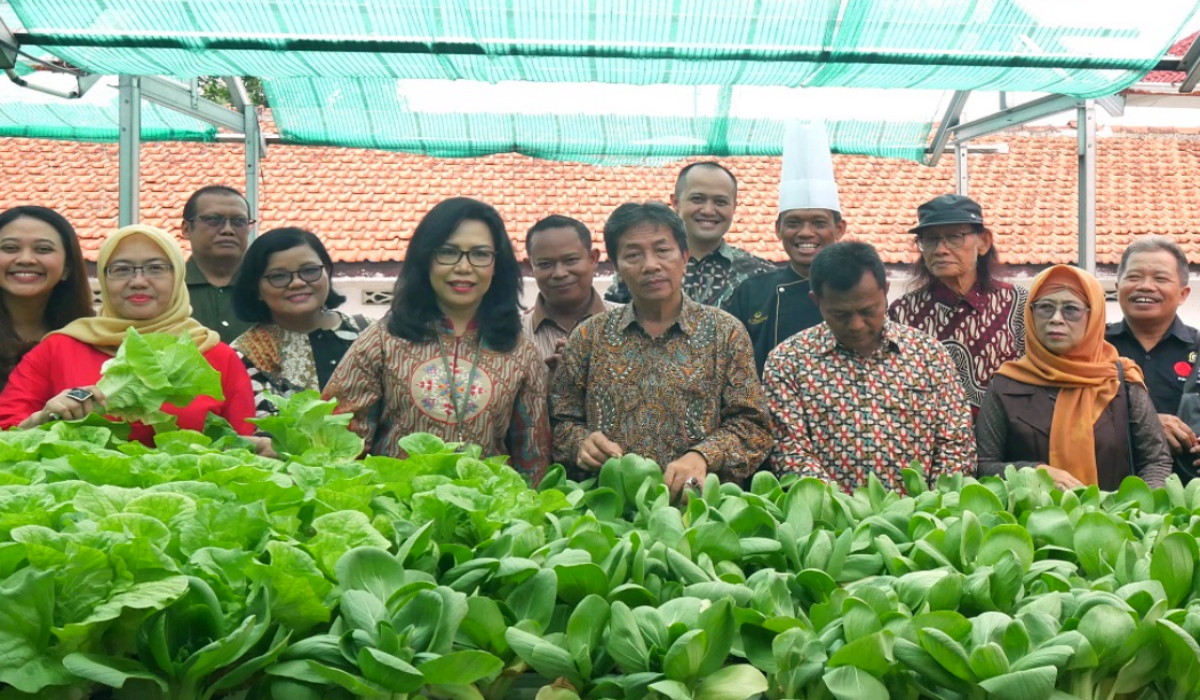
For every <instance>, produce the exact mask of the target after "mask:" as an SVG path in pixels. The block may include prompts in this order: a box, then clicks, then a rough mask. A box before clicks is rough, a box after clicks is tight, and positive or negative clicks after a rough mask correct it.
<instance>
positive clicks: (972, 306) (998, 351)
mask: <svg viewBox="0 0 1200 700" xmlns="http://www.w3.org/2000/svg"><path fill="white" fill-rule="evenodd" d="M1028 296H1029V292H1028V291H1026V290H1025V289H1023V288H1021V287H1014V286H1012V285H1011V284H1005V283H1004V282H996V283H994V286H993V287H992V289H991V290H989V291H986V292H985V291H982V290H980V289H979V285H975V286H974V287H971V289H970V290H969V291H968V292H967V293H966V295H965V296H959V295H958V294H956V293H955V292H954V291H953V290H952V289H950V288H949V287H947V286H946V285H945V284H943V283H942V282H940V281H934V283H933V284H932V285H931V286H930V287H929V289H924V290H920V291H916V292H909V293H908V294H905V295H904V296H902V297H900V298H899V299H897V300H896V301H895V302H893V303H892V306H891V308H890V309H888V316H889V317H890V318H891V319H892V320H893V321H895V322H896V323H899V324H901V325H905V326H912V327H913V328H916V329H917V330H919V331H922V332H924V333H927V334H929V335H932V336H933V337H935V338H937V339H938V340H940V341H942V345H943V346H945V348H946V350H947V351H949V353H950V359H951V360H952V361H953V362H954V366H955V367H956V368H957V371H958V379H959V382H960V383H961V384H962V386H963V390H964V391H965V392H966V394H967V403H969V404H970V405H971V411H972V413H978V412H979V406H980V405H981V404H982V403H983V396H984V394H986V393H987V388H988V383H989V382H991V381H992V375H993V374H995V373H996V370H998V369H1000V365H1002V364H1004V363H1005V362H1008V361H1009V360H1015V359H1017V358H1018V357H1020V356H1021V355H1024V354H1025V300H1026V298H1028Z"/></svg>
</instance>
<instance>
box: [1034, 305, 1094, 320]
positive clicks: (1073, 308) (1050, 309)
mask: <svg viewBox="0 0 1200 700" xmlns="http://www.w3.org/2000/svg"><path fill="white" fill-rule="evenodd" d="M1029 308H1030V309H1031V310H1032V311H1033V315H1034V316H1037V317H1038V318H1040V319H1042V320H1044V321H1049V320H1050V319H1052V318H1054V315H1055V314H1057V313H1059V312H1060V311H1061V312H1062V317H1063V320H1064V321H1071V322H1072V323H1074V322H1075V321H1078V320H1080V319H1082V318H1083V317H1084V316H1087V315H1088V313H1089V312H1090V311H1091V309H1089V308H1088V307H1086V306H1084V305H1082V304H1072V303H1070V302H1067V303H1066V304H1061V305H1060V304H1055V303H1054V302H1052V301H1035V302H1034V303H1032V304H1030V305H1029Z"/></svg>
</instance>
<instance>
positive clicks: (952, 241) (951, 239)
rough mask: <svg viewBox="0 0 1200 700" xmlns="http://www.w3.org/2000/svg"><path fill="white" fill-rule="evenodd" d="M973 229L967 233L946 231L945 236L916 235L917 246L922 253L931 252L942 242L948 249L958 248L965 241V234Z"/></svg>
mask: <svg viewBox="0 0 1200 700" xmlns="http://www.w3.org/2000/svg"><path fill="white" fill-rule="evenodd" d="M972 233H975V232H974V231H971V232H969V233H947V234H946V235H945V236H917V247H918V248H920V249H921V252H922V253H932V252H933V251H935V250H937V248H938V246H939V245H941V244H942V243H945V244H946V247H947V248H949V249H950V250H958V249H959V248H961V247H963V246H964V245H965V244H966V242H967V236H970V235H971V234H972Z"/></svg>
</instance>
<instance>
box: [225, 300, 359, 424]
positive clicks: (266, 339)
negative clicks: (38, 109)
mask: <svg viewBox="0 0 1200 700" xmlns="http://www.w3.org/2000/svg"><path fill="white" fill-rule="evenodd" d="M338 316H340V317H341V319H342V322H341V325H339V326H338V327H337V328H335V329H333V330H327V329H324V328H321V329H318V330H315V331H313V332H311V333H300V332H297V331H289V330H286V329H284V328H280V327H279V326H277V325H275V324H273V323H260V324H258V325H256V326H254V327H253V328H251V329H250V330H248V331H246V332H245V333H243V334H241V335H240V336H238V338H237V340H235V341H233V349H234V350H237V351H238V355H240V356H241V358H242V363H243V364H244V365H245V366H246V371H247V372H248V373H249V374H250V386H251V388H253V389H254V405H255V408H256V411H257V413H258V415H259V416H264V415H269V414H271V413H274V412H275V408H274V406H272V405H271V402H270V401H267V400H266V399H265V398H264V392H270V393H272V394H275V395H277V396H282V397H284V398H287V397H289V396H291V395H292V394H296V393H299V392H301V391H304V390H306V389H314V390H316V391H320V390H321V389H324V388H325V384H327V383H328V382H329V378H330V377H331V376H333V370H334V369H335V368H336V367H337V365H338V363H339V362H341V361H342V357H343V356H344V355H345V354H346V351H347V350H349V349H350V346H351V345H352V344H353V343H354V341H355V340H357V339H358V334H359V333H361V332H362V331H363V330H365V329H366V327H367V325H368V323H369V322H368V321H367V319H366V318H365V317H363V316H347V315H346V314H343V313H341V312H340V311H339V312H338Z"/></svg>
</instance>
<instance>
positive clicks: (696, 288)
mask: <svg viewBox="0 0 1200 700" xmlns="http://www.w3.org/2000/svg"><path fill="white" fill-rule="evenodd" d="M775 267H776V266H775V263H772V262H771V261H769V260H763V259H762V258H760V257H758V256H756V255H751V254H750V253H747V252H746V251H744V250H742V249H741V248H734V247H733V246H731V245H729V244H728V243H725V242H722V243H721V245H720V247H718V248H717V249H716V250H714V251H713V252H711V253H709V254H708V255H705V256H704V257H703V258H688V261H687V271H686V272H684V275H683V293H684V294H686V295H688V296H689V297H691V298H692V300H693V301H696V302H698V303H701V304H705V305H706V306H723V305H724V304H725V302H726V301H728V300H729V297H731V296H732V295H733V290H734V289H736V288H737V286H738V285H739V284H741V283H742V282H743V281H745V280H746V278H748V277H752V276H754V275H757V274H759V273H760V272H768V271H770V270H774V269H775ZM604 298H605V299H606V300H607V301H611V302H615V303H618V304H628V303H629V301H630V299H632V297H631V296H630V294H629V288H628V287H626V286H625V283H624V282H622V281H620V280H619V279H618V280H616V283H615V284H613V285H612V286H611V287H609V288H608V292H607V293H605V295H604Z"/></svg>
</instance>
